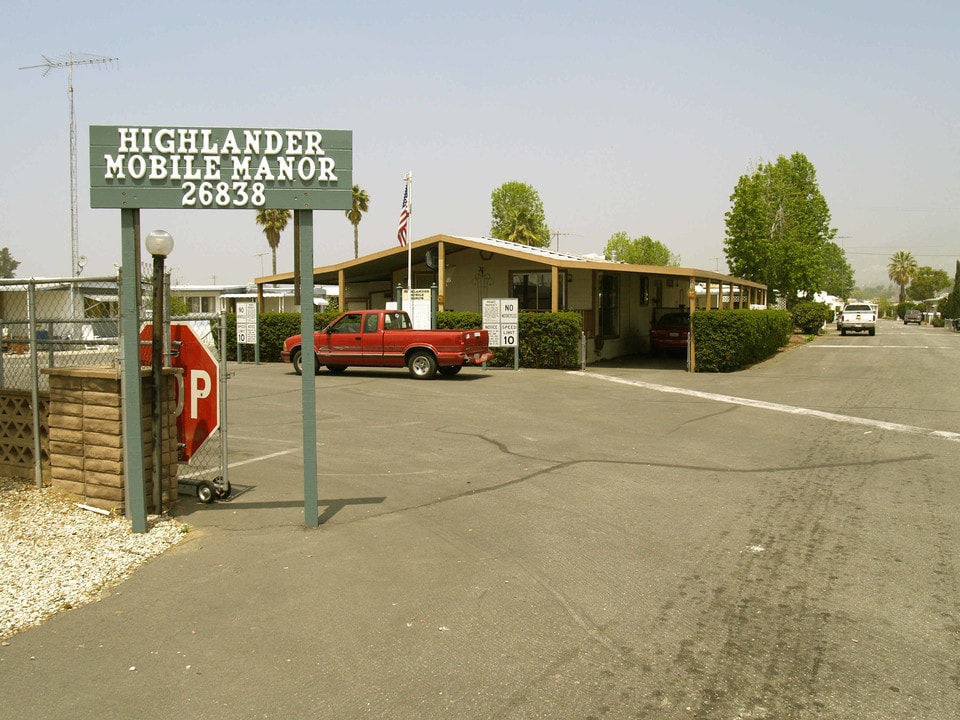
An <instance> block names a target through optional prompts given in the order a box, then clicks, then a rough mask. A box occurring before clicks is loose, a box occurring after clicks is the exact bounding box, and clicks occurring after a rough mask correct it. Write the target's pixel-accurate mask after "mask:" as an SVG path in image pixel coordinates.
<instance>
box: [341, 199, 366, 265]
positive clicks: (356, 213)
mask: <svg viewBox="0 0 960 720" xmlns="http://www.w3.org/2000/svg"><path fill="white" fill-rule="evenodd" d="M369 209H370V196H369V195H367V191H366V190H364V189H363V188H362V187H360V186H359V185H354V186H353V207H351V208H350V209H349V210H347V211H346V216H347V220H349V221H350V224H351V225H353V257H354V258H357V257H359V256H360V220H361V219H362V218H363V214H364V213H365V212H367V210H369Z"/></svg>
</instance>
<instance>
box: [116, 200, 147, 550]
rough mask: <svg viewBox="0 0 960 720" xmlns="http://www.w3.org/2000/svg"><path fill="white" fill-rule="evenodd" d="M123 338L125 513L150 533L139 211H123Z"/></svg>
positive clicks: (135, 528)
mask: <svg viewBox="0 0 960 720" xmlns="http://www.w3.org/2000/svg"><path fill="white" fill-rule="evenodd" d="M120 241H121V246H122V247H121V261H120V262H121V263H122V264H121V269H122V271H123V272H121V273H120V280H121V282H120V336H121V337H122V338H123V342H122V345H121V351H120V352H121V354H122V360H121V363H122V364H121V372H120V383H121V395H122V396H123V399H122V405H123V407H122V411H123V465H124V468H123V469H124V472H123V477H124V482H125V484H126V503H125V507H126V512H127V517H128V518H130V522H131V525H132V526H133V531H134V532H135V533H143V532H146V531H147V497H146V495H147V488H146V481H145V478H144V470H143V413H142V410H141V408H142V407H143V390H142V384H141V382H140V211H139V210H138V209H136V208H122V209H121V210H120Z"/></svg>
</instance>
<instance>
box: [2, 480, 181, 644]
mask: <svg viewBox="0 0 960 720" xmlns="http://www.w3.org/2000/svg"><path fill="white" fill-rule="evenodd" d="M148 527H149V531H148V532H146V533H134V532H132V531H131V529H130V523H129V522H128V521H127V520H126V519H125V518H123V517H117V516H110V515H101V514H100V513H97V512H93V511H91V510H86V509H83V508H81V507H79V506H78V505H77V503H76V500H75V499H73V498H71V497H70V496H69V495H67V494H65V493H62V492H60V491H58V490H56V489H54V488H43V489H42V490H38V489H37V487H36V485H35V484H34V483H32V482H30V481H25V480H20V479H14V478H2V477H0V640H5V639H7V638H9V637H10V636H11V635H14V634H16V633H18V632H20V631H22V630H25V629H26V628H29V627H32V626H34V625H39V624H41V623H43V622H44V621H45V620H47V619H48V618H49V617H51V616H53V615H55V614H56V613H58V612H60V611H62V610H68V609H70V608H75V607H78V606H80V605H84V604H86V603H89V602H93V601H96V600H98V599H99V598H100V597H102V595H103V593H104V592H105V591H107V590H108V589H109V588H111V587H113V586H114V585H117V584H118V583H119V582H121V581H122V580H124V579H125V578H127V577H129V576H130V575H131V574H132V573H133V571H134V570H135V569H136V568H137V567H138V566H140V565H142V564H143V563H144V562H146V561H147V560H149V559H150V558H152V557H155V556H157V555H159V554H160V553H162V552H163V551H164V550H166V549H167V548H169V547H170V546H172V545H175V544H176V543H178V542H180V541H181V540H182V539H183V538H184V537H185V536H186V533H187V528H186V527H185V526H184V525H183V524H181V523H179V522H177V521H176V520H174V519H172V518H169V517H164V516H161V517H157V516H155V515H154V516H150V517H149V518H148Z"/></svg>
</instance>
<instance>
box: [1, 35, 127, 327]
mask: <svg viewBox="0 0 960 720" xmlns="http://www.w3.org/2000/svg"><path fill="white" fill-rule="evenodd" d="M40 57H42V58H43V62H42V63H41V64H40V65H26V66H24V67H22V68H20V69H21V70H34V69H36V68H43V77H46V76H47V74H48V73H49V72H50V71H51V70H60V69H62V68H67V70H68V72H69V75H68V80H67V95H68V96H69V98H70V277H72V278H75V277H78V276H79V275H80V271H81V270H82V269H83V268H82V267H81V266H80V240H79V237H78V236H79V222H78V219H77V115H76V113H75V112H74V109H73V68H74V66H75V65H112V64H113V63H115V62H120V60H119V58H115V57H106V56H103V55H87V54H85V53H84V54H79V55H74V54H73V53H72V52H71V53H68V54H67V57H66V58H59V59H58V58H48V57H47V56H46V55H41V56H40ZM71 288H73V286H72V285H71ZM74 291H75V288H73V289H72V290H71V298H72V297H73V293H74ZM73 311H74V308H71V312H73Z"/></svg>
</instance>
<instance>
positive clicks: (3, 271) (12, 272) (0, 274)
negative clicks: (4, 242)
mask: <svg viewBox="0 0 960 720" xmlns="http://www.w3.org/2000/svg"><path fill="white" fill-rule="evenodd" d="M18 267H20V262H19V261H18V260H14V259H13V255H11V254H10V250H8V249H7V248H3V249H2V250H0V278H12V277H16V272H17V268H18Z"/></svg>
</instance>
